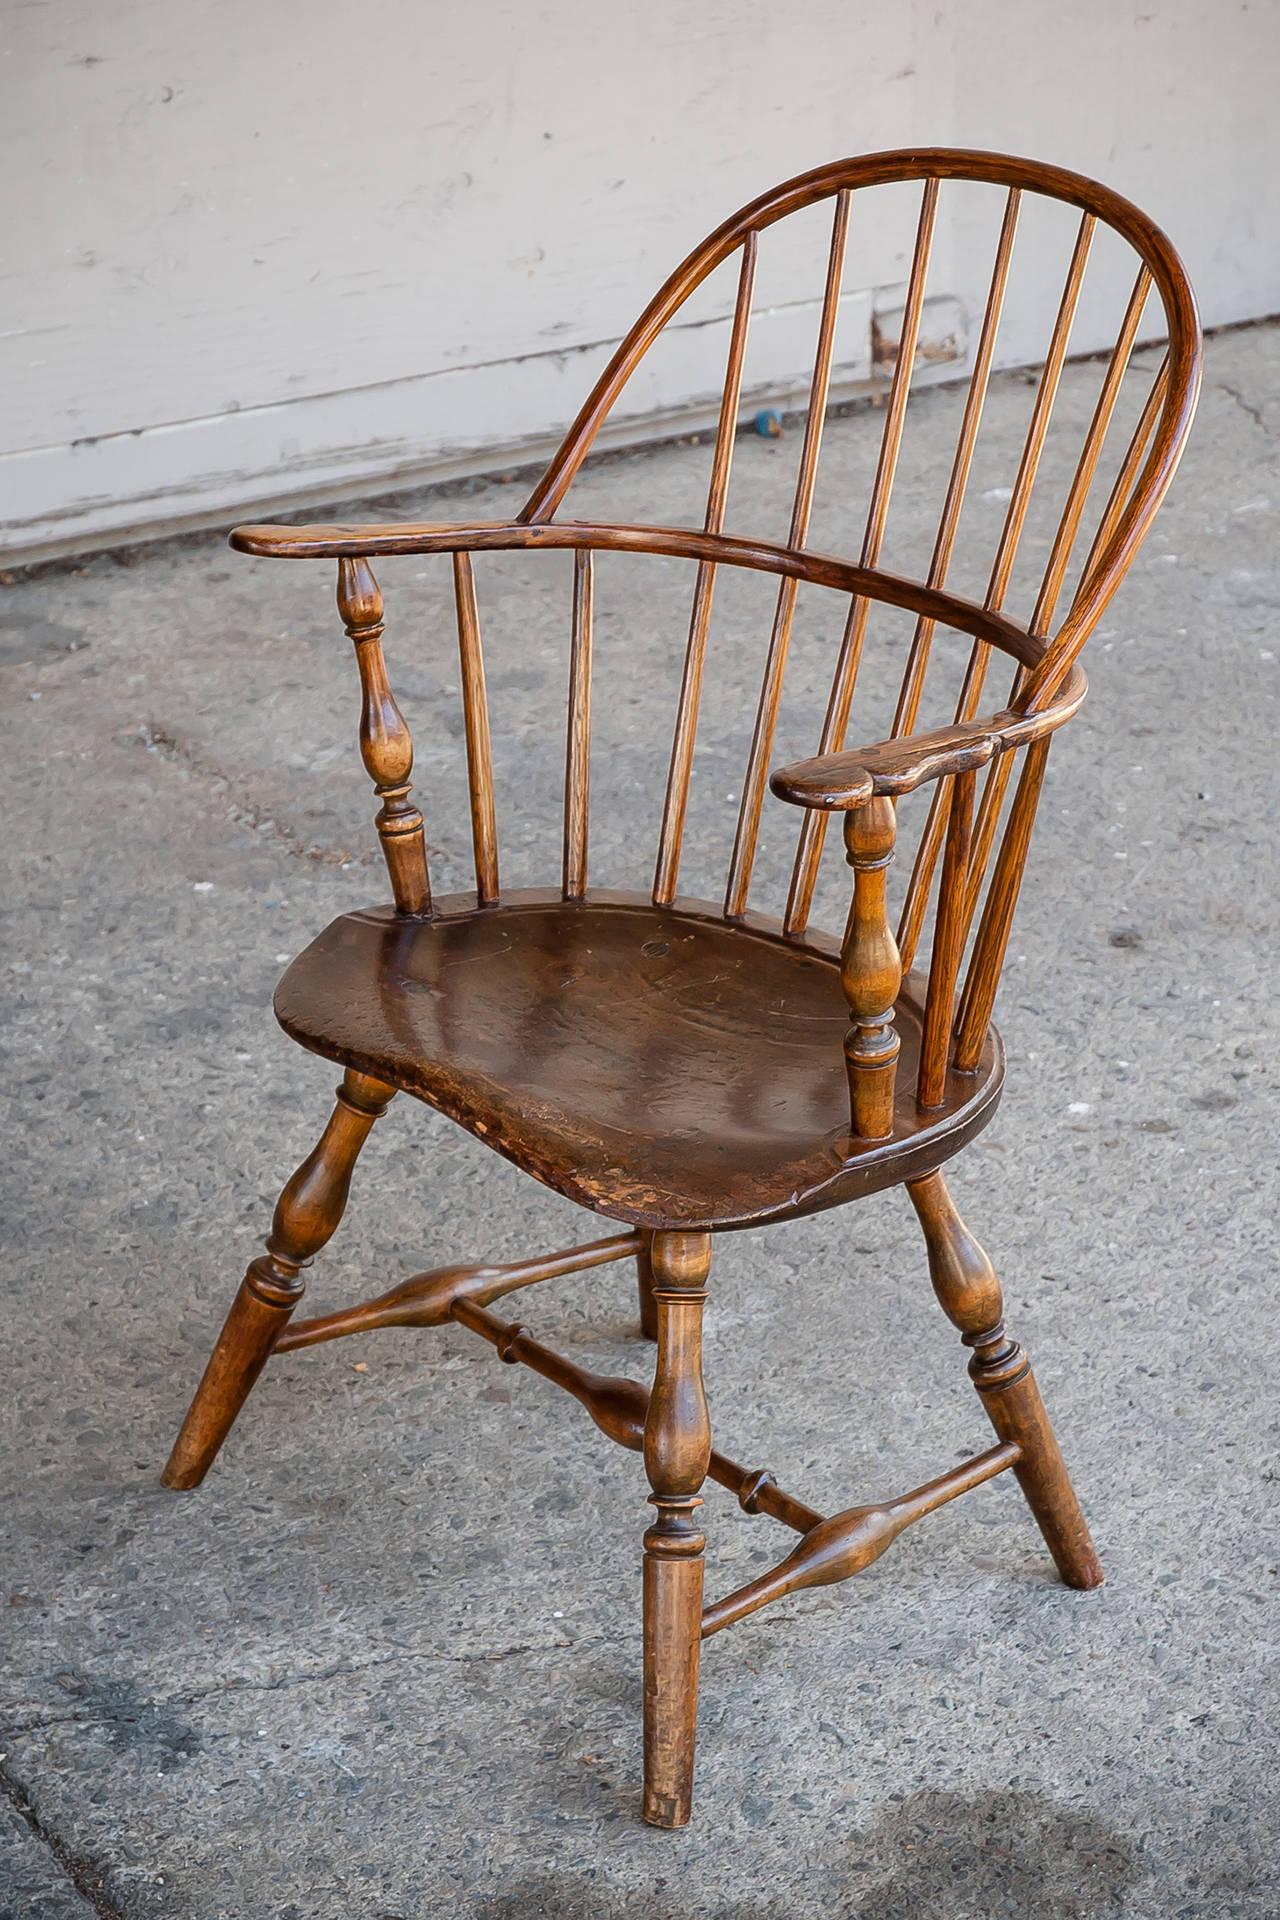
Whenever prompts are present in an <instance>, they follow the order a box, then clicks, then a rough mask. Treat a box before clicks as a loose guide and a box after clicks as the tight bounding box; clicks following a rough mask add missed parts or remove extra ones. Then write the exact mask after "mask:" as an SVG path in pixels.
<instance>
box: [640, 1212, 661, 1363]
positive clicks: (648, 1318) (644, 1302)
mask: <svg viewBox="0 0 1280 1920" xmlns="http://www.w3.org/2000/svg"><path fill="white" fill-rule="evenodd" d="M652 1242H653V1235H652V1234H650V1233H646V1234H645V1237H644V1250H643V1252H641V1253H638V1254H637V1255H636V1290H637V1293H638V1295H639V1299H640V1331H641V1333H642V1334H643V1335H644V1338H645V1339H646V1340H656V1339H657V1337H658V1303H657V1301H656V1300H655V1299H654V1297H653V1261H652V1259H651V1258H650V1252H649V1250H650V1247H651V1245H652Z"/></svg>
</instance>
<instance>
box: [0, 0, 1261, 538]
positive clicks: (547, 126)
mask: <svg viewBox="0 0 1280 1920" xmlns="http://www.w3.org/2000/svg"><path fill="white" fill-rule="evenodd" d="M0 18H2V20H3V35H2V38H0V59H2V62H3V66H2V73H3V83H2V84H3V98H2V99H0V193H2V194H3V196H4V200H3V206H4V212H3V224H4V236H3V237H4V245H3V248H2V249H0V262H2V266H0V272H2V273H3V306H2V309H0V336H2V337H0V352H2V355H3V365H2V368H0V371H2V372H3V376H4V379H3V384H4V390H5V391H6V393H7V394H8V396H9V401H8V404H7V406H6V408H5V410H4V416H3V424H2V425H0V521H3V522H4V523H5V528H6V531H5V532H4V534H3V536H2V538H0V551H3V552H6V553H7V554H8V555H9V557H10V558H19V557H27V558H29V557H34V556H37V555H39V554H47V553H51V552H57V551H70V550H73V549H74V548H75V547H77V546H85V545H91V544H93V543H94V542H97V541H102V540H107V539H111V538H119V537H124V536H128V535H131V534H133V533H135V532H139V531H155V530H157V529H159V528H161V527H171V526H174V525H180V524H208V523H211V522H216V521H229V520H230V519H232V518H233V517H235V516H236V515H237V514H242V513H243V512H244V510H246V509H248V508H251V507H259V506H261V505H263V504H266V503H271V502H275V503H281V502H285V501H294V502H300V501H302V500H305V499H307V498H311V499H319V498H324V497H328V498H336V497H340V496H341V495H343V494H344V493H345V494H348V495H350V494H352V493H355V492H358V491H360V490H361V489H364V490H368V489H369V488H371V487H373V486H376V485H379V484H381V483H384V482H387V481H390V480H397V479H398V480H407V479H409V478H420V477H425V476H430V475H434V474H440V475H444V474H447V473H458V472H464V471H474V470H476V469H478V468H486V467H494V466H501V465H502V464H503V463H504V459H505V458H506V457H508V456H511V457H516V456H519V457H523V458H528V457H529V456H530V454H531V453H532V452H533V451H538V450H541V449H542V448H544V447H546V446H547V445H549V444H550V443H551V442H552V441H553V440H554V438H555V434H556V430H557V429H559V428H561V427H563V425H564V424H565V423H566V422H567V421H568V420H569V419H570V418H571V417H572V415H573V413H574V412H575V411H576V408H577V405H578V403H579V402H580V400H581V398H582V397H583V395H584V394H585V392H586V389H587V386H588V385H589V383H590V380H591V378H592V377H593V375H594V373H595V371H596V370H597V368H598V367H599V365H601V364H602V362H603V359H604V357H605V355H606V353H607V351H608V348H609V346H610V345H611V344H612V343H613V342H614V341H616V340H617V338H618V337H619V335H620V334H621V333H622V332H623V331H624V329H625V327H626V325H627V324H628V323H629V321H630V320H631V319H632V318H633V317H634V315H635V313H636V311H637V310H638V309H639V307H640V306H641V305H642V304H643V302H644V300H645V299H646V298H647V297H648V295H649V294H650V293H651V292H652V291H653V289H654V287H655V286H656V285H657V284H658V283H659V281H660V280H661V279H662V278H663V277H664V276H665V274H666V272H667V271H668V270H669V268H670V267H671V266H672V265H674V264H675V262H676V261H677V260H678V259H679V258H680V257H681V255H682V254H683V253H684V252H686V251H687V249H688V248H689V246H690V245H692V244H693V243H694V242H695V241H696V240H697V239H698V238H700V237H701V236H702V234H704V233H705V232H706V231H708V230H709V229H710V228H711V227H712V226H714V225H715V224H717V223H718V221H719V220H720V219H721V218H723V216H724V215H725V214H726V213H728V212H729V211H730V210H732V209H733V208H734V207H735V206H737V205H738V204H740V203H741V202H743V201H745V200H747V199H749V198H751V197H752V196H753V195H754V194H756V193H757V192H759V191H760V190H761V189H762V188H763V187H766V186H768V185H771V184H773V183H774V182H776V181H778V180H781V179H783V178H785V177H787V176H788V175H790V174H792V173H796V172H799V171H801V170H802V169H804V168H806V167H809V166H813V165H816V164H818V163H819V162H822V161H825V160H828V159H831V158H834V157H837V156H838V155H840V154H845V153H856V152H867V151H871V150H873V149H875V148H879V147H888V146H899V145H909V144H913V143H928V144H957V145H972V146H992V147H998V148H1004V149H1005V150H1007V151H1010V152H1021V153H1027V154H1031V155H1033V156H1035V157H1038V158H1043V159H1048V160H1054V161H1058V162H1061V163H1062V164H1065V165H1069V166H1074V167H1077V168H1079V169H1080V170H1081V171H1083V172H1086V173H1094V174H1096V175H1098V176H1099V177H1101V178H1103V179H1105V180H1107V181H1108V182H1109V183H1110V184H1112V185H1114V186H1116V187H1118V188H1119V189H1120V190H1121V191H1123V192H1126V193H1128V194H1129V195H1130V196H1131V197H1132V198H1134V199H1135V200H1137V201H1138V202H1139V204H1140V205H1143V206H1145V207H1146V208H1147V209H1148V211H1150V212H1151V213H1152V214H1154V216H1155V217H1156V218H1157V219H1158V220H1160V221H1161V223H1162V224H1163V225H1164V226H1165V227H1166V228H1167V229H1168V230H1169V232H1170V233H1171V234H1172V236H1173V237H1174V239H1175V241H1176V243H1177V244H1178V245H1179V246H1180V248H1181V249H1182V251H1183V254H1184V256H1185V258H1186V259H1187V261H1188V264H1189V266H1190V268H1191V270H1192V274H1193V278H1194V279H1195V281H1196V283H1197V286H1198V289H1199V293H1200V297H1201V301H1202V304H1203V308H1204V314H1205V319H1206V321H1207V322H1208V323H1209V324H1215V323H1222V322H1225V321H1230V320H1237V319H1242V318H1247V317H1251V316H1255V315H1259V314H1263V313H1270V312H1274V311H1276V310H1277V309H1280V197H1278V196H1277V195H1276V194H1275V193H1274V192H1273V191H1271V187H1272V183H1273V182H1274V180H1275V178H1276V175H1277V173H1278V172H1280V131H1278V128H1280V117H1278V116H1277V115H1276V114H1275V112H1274V102H1273V95H1274V91H1275V84H1276V78H1277V70H1278V64H1277V55H1280V8H1278V7H1277V6H1276V5H1275V4H1274V0H1253V3H1252V4H1242V0H1143V10H1142V11H1141V12H1139V11H1138V10H1137V9H1136V7H1125V6H1118V5H1117V4H1116V3H1115V0H1067V4H1065V5H1059V6H1056V7H1052V8H1051V7H1048V6H1043V5H1038V4H1035V0H895V4H893V5H886V4H884V0H880V4H879V5H877V6H874V7H873V6H871V5H869V4H865V0H791V3H790V4H788V3H787V0H782V4H777V3H776V0H768V3H766V0H702V4H701V5H700V6H697V7H693V6H689V5H688V4H685V0H642V3H641V0H637V3H636V4H619V3H618V0H603V3H602V0H590V3H589V0H544V4H541V5H538V4H529V0H471V4H470V5H469V6H466V7H459V6H457V5H449V6H446V5H443V4H441V0H364V4H363V5H362V6H360V7H358V8H357V7H351V6H350V5H349V4H342V3H340V0H309V4H306V5H302V4H299V3H298V0H183V4H180V5H174V4H173V0H109V3H108V0H43V3H42V0H8V4H6V5H5V7H4V9H3V13H2V15H0ZM898 212H899V215H900V223H899V224H897V225H895V226H892V227H891V226H890V225H889V224H887V223H885V222H873V223H872V225H871V226H870V227H868V228H867V229H865V230H864V231H863V232H862V234H861V236H860V237H858V236H855V239H856V244H855V246H854V248H853V249H852V251H851V260H850V266H849V269H848V271H847V273H846V278H845V285H846V288H847V289H848V290H849V297H848V298H847V300H846V302H845V306H846V309H847V315H848V318H847V322H842V328H843V334H844V342H843V345H842V347H841V350H840V357H841V361H842V366H841V381H842V386H843V388H844V389H848V388H850V387H851V385H853V384H855V383H856V382H858V381H865V379H866V378H867V376H868V374H869V372H870V367H869V364H868V353H869V321H870V315H871V311H872V309H873V307H875V306H878V307H880V308H881V309H884V308H886V307H892V305H893V303H894V299H895V298H896V297H899V296H900V288H899V294H898V295H895V292H894V283H900V281H901V279H902V277H903V275H904V274H905V270H906V269H905V259H904V254H903V249H904V248H907V249H909V246H910V239H911V230H910V227H911V212H910V208H909V207H906V206H905V205H904V206H903V207H900V208H899V209H898ZM804 238H805V236H804V235H800V236H799V237H798V238H797V240H796V241H795V243H794V247H792V243H791V242H790V241H788V243H787V245H786V246H784V247H783V248H782V252H781V256H780V258H779V260H778V261H777V262H775V263H774V274H775V279H774V281H773V282H772V283H770V285H768V286H766V287H765V288H764V289H763V290H762V296H761V298H762V304H764V305H769V304H776V303H777V301H778V300H779V299H786V300H789V301H792V302H800V303H801V304H802V305H803V303H804V302H806V301H810V300H811V299H812V296H813V295H814V294H816V292H817V291H818V285H817V284H810V283H803V281H802V276H800V275H799V274H798V272H793V271H792V270H793V269H796V268H797V267H798V262H799V259H800V254H799V252H797V251H796V249H797V248H799V247H800V244H801V240H802V239H804ZM814 238H815V239H816V235H815V236H814ZM788 247H791V248H792V251H791V252H788V250H787V249H788ZM986 270H987V261H986V259H985V258H980V257H979V250H978V249H976V248H973V247H970V246H969V245H968V244H967V229H966V228H965V226H964V225H963V224H958V225H957V224H954V223H953V224H951V225H945V226H944V231H943V233H942V236H941V238H940V245H939V250H938V253H937V256H936V266H935V271H934V275H933V277H932V279H931V283H930V284H931V288H932V289H933V290H934V291H936V292H937V293H938V294H939V296H941V298H940V303H939V305H938V307H937V308H936V309H935V310H934V311H933V318H932V324H934V325H935V330H936V331H939V332H940V333H941V334H945V333H946V332H947V330H948V328H951V329H953V330H954V328H955V308H954V305H953V304H951V302H953V301H955V300H958V301H959V302H960V306H961V307H962V308H963V309H965V311H966V312H967V313H968V314H970V315H972V313H973V311H974V308H975V306H976V305H978V304H980V301H981V297H982V291H983V283H984V276H985V273H986ZM789 273H790V274H791V279H790V280H788V274H789ZM730 297H731V294H730V290H728V289H724V290H714V289H713V290H710V291H709V293H708V297H707V299H706V300H705V301H704V302H703V305H702V307H701V308H700V310H699V311H700V313H701V314H702V315H703V316H704V317H705V316H706V315H707V314H709V313H712V312H715V311H720V312H723V311H724V310H725V308H726V306H727V302H728V300H729V298H730ZM948 297H950V299H948ZM717 298H718V300H719V306H718V307H717V305H716V300H717ZM809 311H811V309H810V308H808V307H806V308H805V309H804V311H803V312H801V311H793V312H792V313H791V314H790V316H788V315H782V316H777V315H775V317H774V320H773V321H772V322H771V323H770V326H768V327H762V328H761V329H760V334H761V341H760V343H758V345H757V349H756V351H757V361H756V363H755V374H754V377H755V378H756V379H757V381H758V382H759V384H760V385H761V386H762V388H769V387H770V386H771V385H772V386H773V387H775V388H785V387H787V386H788V385H789V384H790V385H794V379H793V377H792V374H793V372H794V369H792V372H788V368H791V366H792V362H794V361H795V359H796V345H795V337H796V334H797V328H798V327H799V322H800V321H801V320H802V319H803V318H805V315H806V313H808V312H809ZM1030 320H1031V315H1030V312H1029V309H1028V310H1027V311H1025V312H1024V311H1023V309H1022V308H1021V307H1019V306H1018V304H1017V303H1016V302H1015V304H1014V308H1013V310H1012V312H1011V318H1010V326H1009V328H1008V330H1007V332H1006V334H1005V336H1004V338H1003V340H1002V357H1003V359H1004V361H1005V363H1006V364H1011V363H1015V362H1017V361H1019V360H1030V359H1034V358H1037V357H1038V356H1039V352H1040V350H1041V345H1042V340H1043V334H1042V333H1036V332H1033V330H1032V328H1031V325H1030ZM1101 329H1102V319H1101V317H1100V314H1099V315H1098V316H1095V315H1094V314H1093V313H1092V311H1090V312H1088V313H1086V314H1085V315H1084V316H1083V317H1082V323H1081V329H1080V332H1079V334H1078V336H1077V339H1076V342H1075V344H1076V345H1078V346H1080V347H1087V346H1089V345H1090V344H1094V343H1095V342H1093V341H1092V339H1091V332H1095V331H1096V332H1097V333H1098V337H1099V338H1101V337H1102V332H1101ZM801 330H802V329H801ZM702 331H703V332H705V334H706V339H705V340H698V339H695V333H697V332H698V330H696V329H691V330H690V331H689V333H688V335H687V336H686V339H685V341H684V343H683V346H682V345H681V344H680V343H679V342H677V343H676V350H675V352H674V356H673V358H672V360H671V364H670V365H669V366H668V367H667V368H666V369H665V371H664V370H663V369H662V368H660V367H656V368H655V372H654V374H653V376H652V377H651V378H649V379H648V380H647V382H646V383H645V385H644V386H643V388H642V389H641V390H640V391H639V392H638V393H637V394H636V395H634V396H630V397H629V405H630V406H631V408H632V411H633V417H632V419H631V420H630V421H624V422H623V423H622V425H621V427H620V429H619V437H621V438H624V439H627V438H630V439H635V438H638V437H640V436H641V435H642V434H643V433H644V432H645V431H653V430H656V425H657V424H660V423H661V420H662V418H663V417H665V418H666V420H667V422H668V430H669V425H670V421H671V419H672V418H673V417H674V418H678V419H680V420H684V421H689V420H692V419H693V418H694V417H695V415H696V413H697V409H698V404H699V403H698V395H699V393H700V392H701V391H702V390H703V389H704V388H705V387H706V386H708V385H709V384H710V382H709V381H708V380H707V379H706V378H704V376H703V374H702V372H701V370H700V369H695V368H694V366H693V364H692V359H693V358H696V354H695V352H694V349H695V348H696V347H700V346H703V347H705V346H706V345H707V344H708V343H709V342H710V341H711V340H712V337H713V331H714V330H711V329H705V330H702ZM959 331H960V334H961V336H962V335H963V326H961V328H960V330H959ZM767 339H772V340H773V341H774V343H775V344H774V347H773V348H767V347H766V344H765V342H766V341H767ZM961 344H963V342H962V340H961ZM721 350H722V344H721ZM691 356H692V358H691ZM637 408H638V409H640V411H641V413H642V415H643V416H644V417H642V418H636V417H634V414H635V409H637ZM664 410H665V416H664Z"/></svg>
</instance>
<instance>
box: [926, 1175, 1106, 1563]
mask: <svg viewBox="0 0 1280 1920" xmlns="http://www.w3.org/2000/svg"><path fill="white" fill-rule="evenodd" d="M907 1192H908V1193H909V1194H910V1196H911V1202H912V1205H913V1206H914V1207H915V1210H916V1213H917V1214H918V1215H919V1218H920V1224H921V1226H922V1227H923V1229H924V1236H925V1241H926V1244H927V1246H928V1249H929V1273H930V1276H931V1278H932V1280H933V1286H934V1291H935V1293H936V1294H937V1296H938V1300H939V1303H940V1305H941V1307H942V1310H943V1312H944V1313H945V1314H946V1316H947V1318H948V1319H949V1320H950V1321H951V1323H952V1325H953V1326H956V1327H958V1328H959V1329H960V1333H961V1337H962V1339H963V1341H964V1344H965V1345H966V1346H967V1347H970V1348H971V1349H972V1350H973V1358H972V1359H971V1361H970V1363H969V1375H970V1378H971V1379H972V1381H973V1383H974V1386H975V1387H976V1388H977V1389H978V1393H979V1396H980V1398H981V1400H982V1404H983V1406H984V1408H985V1409H986V1413H987V1418H988V1419H989V1420H990V1422H991V1424H992V1426H993V1427H994V1428H995V1430H996V1433H997V1435H998V1436H999V1438H1000V1439H1001V1440H1003V1441H1005V1442H1006V1443H1012V1444H1013V1445H1014V1446H1017V1447H1020V1448H1021V1450H1022V1458H1021V1459H1020V1460H1019V1462H1018V1464H1017V1466H1016V1467H1015V1468H1014V1470H1013V1471H1014V1474H1015V1476H1016V1477H1017V1481H1018V1484H1019V1486H1020V1487H1021V1488H1022V1491H1023V1493H1024V1494H1025V1496H1026V1500H1027V1504H1028V1506H1029V1507H1030V1508H1031V1511H1032V1513H1033V1514H1034V1515H1035V1518H1036V1523H1037V1525H1038V1526H1039V1528H1040V1531H1041V1533H1042V1534H1043V1535H1044V1539H1045V1544H1046V1546H1047V1547H1048V1549H1049V1551H1050V1553H1051V1554H1052V1555H1053V1559H1054V1564H1055V1565H1056V1567H1057V1569H1058V1572H1059V1573H1060V1574H1061V1575H1062V1578H1063V1580H1064V1581H1065V1582H1066V1584H1067V1585H1068V1586H1069V1587H1081V1588H1088V1587H1099V1586H1101V1585H1102V1581H1103V1571H1102V1563H1101V1561H1100V1560H1099V1559H1098V1554H1097V1549H1096V1548H1095V1546H1094V1544H1093V1540H1092V1538H1091V1537H1090V1533H1089V1528H1088V1524H1087V1522H1086V1520H1085V1517H1084V1514H1083V1512H1082V1511H1081V1507H1080V1502H1079V1500H1078V1499H1077V1498H1076V1491H1075V1488H1074V1487H1073V1486H1072V1484H1071V1478H1070V1476H1069V1474H1068V1473H1067V1469H1066V1463H1065V1462H1064V1460H1063V1458H1062V1452H1061V1449H1060V1448H1059V1446H1058V1442H1057V1438H1056V1436H1055V1434H1054V1431H1053V1428H1052V1426H1051V1425H1050V1423H1049V1416H1048V1414H1047V1413H1046V1412H1045V1407H1044V1401H1043V1400H1042V1399H1041V1398H1040V1389H1039V1387H1038V1386H1037V1385H1036V1380H1035V1375H1034V1374H1033V1373H1032V1371H1031V1362H1030V1361H1029V1360H1028V1358H1027V1356H1026V1353H1025V1352H1024V1351H1023V1349H1022V1348H1021V1347H1020V1346H1019V1345H1018V1343H1017V1341H1016V1340H1014V1339H1013V1338H1012V1337H1011V1336H1010V1334H1009V1333H1008V1332H1007V1330H1006V1328H1005V1324H1004V1320H1003V1318H1002V1314H1003V1310H1004V1303H1003V1297H1002V1295H1001V1290H1000V1282H999V1280H998V1279H997V1278H996V1273H995V1269H994V1267H993V1266H992V1264H991V1261H990V1259H989V1258H988V1256H987V1254H986V1253H985V1252H984V1251H983V1249H982V1248H981V1247H980V1246H979V1245H978V1242H977V1241H976V1240H975V1239H974V1238H973V1236H972V1234H971V1233H970V1232H969V1230H968V1228H967V1227H966V1226H965V1224H964V1222H963V1221H962V1220H961V1218H960V1215H959V1214H958V1213H957V1211H956V1207H955V1203H954V1201H953V1200H952V1198H951V1195H950V1194H949V1193H948V1191H947V1186H946V1182H945V1181H944V1180H943V1177H942V1175H941V1174H940V1173H931V1174H927V1175H926V1176H925V1178H924V1179H923V1180H916V1181H912V1182H911V1183H910V1184H909V1185H908V1187H907Z"/></svg>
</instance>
